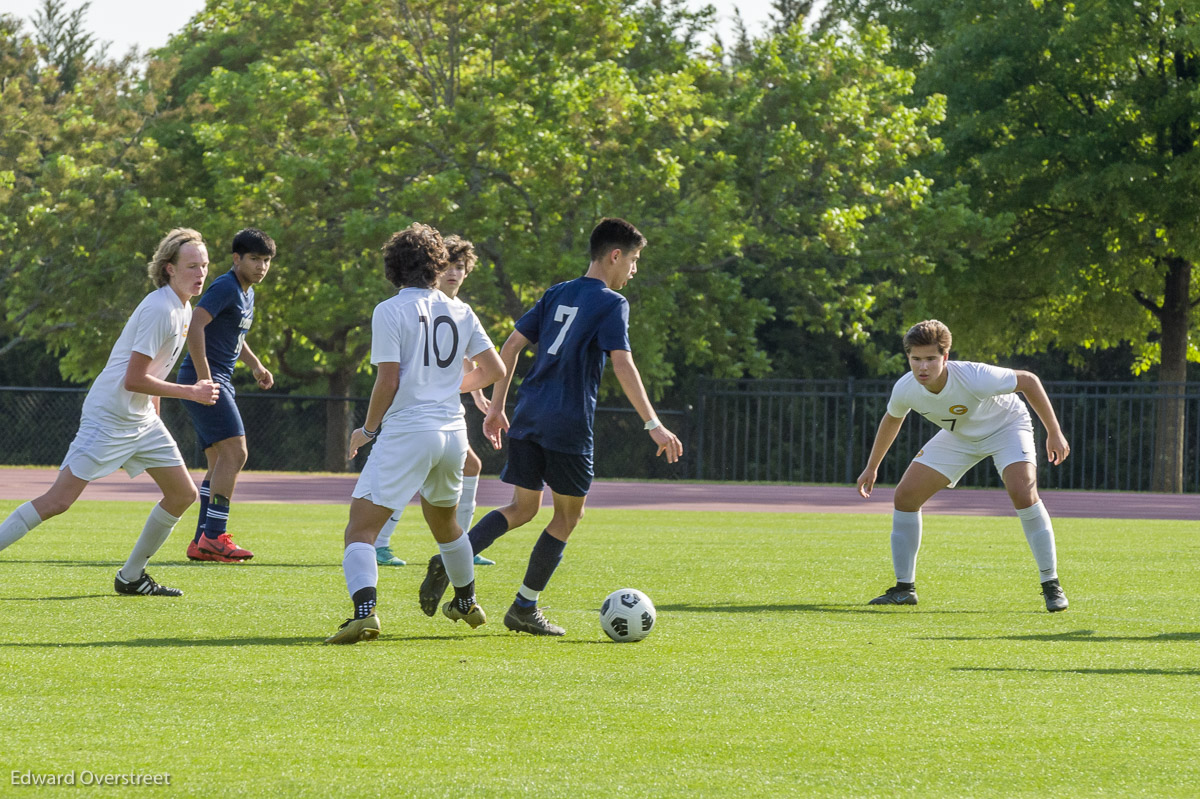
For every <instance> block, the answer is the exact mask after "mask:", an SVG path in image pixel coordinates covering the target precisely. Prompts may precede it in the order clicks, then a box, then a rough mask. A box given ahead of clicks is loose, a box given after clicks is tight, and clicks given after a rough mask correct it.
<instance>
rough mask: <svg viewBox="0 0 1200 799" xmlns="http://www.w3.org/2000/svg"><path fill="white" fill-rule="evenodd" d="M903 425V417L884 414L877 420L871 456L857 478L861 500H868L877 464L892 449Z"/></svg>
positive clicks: (877, 473) (876, 476) (877, 471)
mask: <svg viewBox="0 0 1200 799" xmlns="http://www.w3.org/2000/svg"><path fill="white" fill-rule="evenodd" d="M903 424H904V417H903V416H901V417H899V418H897V417H895V416H892V415H891V414H890V413H886V412H885V413H884V414H883V418H882V419H880V420H879V429H878V430H876V431H875V443H874V444H872V445H871V454H870V455H869V456H867V467H866V468H865V469H863V470H862V474H860V475H859V476H858V493H859V495H860V496H861V497H862V498H863V499H868V498H870V496H871V492H872V491H873V490H874V489H875V480H876V479H878V477H879V464H881V463H883V456H884V455H887V452H888V450H889V449H891V448H892V443H893V442H894V441H895V440H896V436H898V435H899V434H900V427H901V426H902V425H903Z"/></svg>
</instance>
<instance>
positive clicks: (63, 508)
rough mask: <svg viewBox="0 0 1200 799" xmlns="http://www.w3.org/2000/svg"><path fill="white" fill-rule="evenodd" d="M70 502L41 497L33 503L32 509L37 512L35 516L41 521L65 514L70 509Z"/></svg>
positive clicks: (57, 498) (59, 498)
mask: <svg viewBox="0 0 1200 799" xmlns="http://www.w3.org/2000/svg"><path fill="white" fill-rule="evenodd" d="M71 504H72V503H71V501H70V500H65V499H62V498H61V497H55V496H52V495H49V494H47V495H43V496H40V497H38V498H37V499H35V500H34V501H33V509H34V510H36V511H37V515H38V516H39V517H41V520H42V521H46V520H47V519H50V518H53V517H54V516H60V515H62V514H64V513H66V512H67V509H69V508H70V507H71Z"/></svg>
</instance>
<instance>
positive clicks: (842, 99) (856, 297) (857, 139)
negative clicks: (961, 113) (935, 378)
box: [722, 24, 956, 376]
mask: <svg viewBox="0 0 1200 799" xmlns="http://www.w3.org/2000/svg"><path fill="white" fill-rule="evenodd" d="M887 51H888V41H887V37H886V36H885V34H884V31H883V30H882V29H881V28H879V27H877V26H874V27H872V26H867V27H866V28H865V29H864V30H863V32H862V33H861V34H855V35H847V34H829V35H826V36H823V37H821V38H818V39H813V38H811V37H809V36H808V35H806V34H805V33H804V32H803V31H802V30H801V28H800V26H799V25H798V24H796V25H793V26H792V27H790V28H788V29H786V30H783V31H780V32H778V33H776V34H774V35H772V36H769V37H766V38H763V39H761V40H759V41H757V42H756V43H755V45H754V48H753V53H752V57H751V58H750V59H749V60H748V61H746V62H745V63H743V64H741V65H740V67H739V69H738V70H737V71H736V73H735V75H734V77H733V90H732V92H731V97H730V101H729V103H728V105H727V108H726V110H725V115H726V118H727V119H729V120H730V124H729V127H728V128H727V130H726V131H725V133H724V136H723V139H722V144H723V145H724V146H725V148H726V150H727V151H728V153H729V154H730V156H731V157H732V158H733V159H735V161H736V168H735V173H736V185H737V190H738V193H739V198H740V202H739V204H740V205H741V207H742V208H743V209H744V210H743V214H744V218H745V223H746V234H745V246H744V253H745V259H746V263H745V264H744V266H745V267H746V268H747V281H748V283H749V284H750V285H751V286H752V292H753V293H755V294H756V295H758V296H762V297H764V298H769V300H770V302H771V304H772V305H773V306H774V307H775V309H776V313H777V315H778V319H777V321H776V322H775V323H774V324H773V325H771V326H770V327H769V329H768V330H766V331H764V333H763V334H764V335H765V336H768V337H772V336H776V337H780V338H779V339H778V340H777V341H776V342H775V343H776V344H778V346H775V347H771V348H770V349H771V352H772V354H773V355H774V356H775V360H776V364H777V365H778V366H785V369H784V371H785V373H786V374H788V375H789V376H823V375H827V374H830V373H831V371H833V370H835V369H839V367H838V365H837V362H838V361H839V360H852V361H853V360H861V361H862V362H863V363H864V365H866V367H867V369H868V370H869V371H876V370H880V369H883V368H885V366H884V364H885V363H886V362H887V360H888V359H889V358H894V357H895V356H894V350H895V348H894V346H892V344H891V342H892V341H894V335H895V332H894V331H895V328H896V327H897V326H898V324H899V315H898V312H899V310H900V309H901V307H902V303H903V300H904V298H905V295H906V291H907V286H908V284H909V283H910V281H911V279H912V278H913V277H914V276H916V275H920V274H924V273H927V272H929V271H931V270H932V268H933V266H934V263H935V260H934V258H933V254H934V253H936V252H937V251H938V248H939V246H941V243H942V242H944V241H945V240H946V239H947V238H948V237H950V236H953V235H954V231H955V229H956V227H955V226H954V225H950V224H942V225H940V226H939V224H937V222H938V221H941V222H943V223H944V222H945V220H946V219H947V218H948V217H947V214H946V213H945V211H946V210H947V208H950V207H953V205H954V203H953V202H952V201H953V200H954V198H953V197H952V196H951V195H946V196H945V197H943V198H942V201H943V202H944V203H945V205H946V206H947V207H946V208H941V209H936V211H937V212H936V214H935V213H934V209H931V208H929V207H927V202H928V199H929V195H930V190H931V186H932V181H931V179H930V178H928V177H926V176H925V175H923V174H921V172H919V171H917V170H916V169H915V168H914V167H913V166H912V163H913V161H914V159H917V158H920V157H922V156H928V155H930V154H932V153H934V152H936V150H937V148H938V142H937V141H936V140H935V139H934V138H933V137H932V136H931V134H930V132H929V131H930V128H931V127H932V126H933V125H935V124H937V123H938V122H940V121H941V120H942V118H943V116H944V112H945V104H944V101H943V99H942V98H941V97H939V96H937V95H932V96H929V97H927V98H926V99H924V100H923V101H921V102H919V103H912V104H910V103H909V102H908V101H909V99H910V95H911V89H912V82H913V75H912V73H911V72H908V71H907V70H903V69H898V68H896V67H892V66H889V65H888V64H887V62H886V60H885V59H886V56H887ZM750 265H753V266H752V268H750ZM781 323H782V324H781ZM880 330H882V331H887V332H888V333H890V334H891V335H889V336H888V337H887V338H884V339H883V341H884V342H885V343H884V344H883V346H881V347H880V346H877V345H876V344H875V339H874V338H873V337H872V333H873V332H875V331H880ZM797 334H801V335H797ZM789 342H790V343H791V344H792V345H793V346H791V347H789V346H788V343H789ZM789 350H795V351H794V352H789Z"/></svg>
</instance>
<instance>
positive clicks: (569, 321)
mask: <svg viewBox="0 0 1200 799" xmlns="http://www.w3.org/2000/svg"><path fill="white" fill-rule="evenodd" d="M645 246H646V239H645V237H644V236H642V234H641V233H640V232H639V231H638V229H637V228H635V227H634V226H633V225H631V224H629V223H628V222H626V221H625V220H623V219H603V220H601V222H600V224H599V225H597V226H596V228H595V230H593V231H592V236H591V242H590V253H589V254H590V257H591V263H590V264H589V265H588V270H587V273H586V274H585V275H584V276H583V277H579V278H576V279H575V280H570V281H567V282H566V283H559V284H558V285H556V286H552V287H551V288H550V289H549V290H547V291H546V293H545V294H543V295H542V297H541V299H539V300H538V301H537V304H536V305H534V307H533V308H532V309H531V310H530V311H529V312H528V313H526V314H525V315H524V316H522V317H521V318H520V319H519V320H518V321H517V324H516V330H515V331H514V332H513V333H512V335H510V336H509V337H508V340H507V341H505V342H504V346H503V347H502V348H501V350H500V358H501V360H502V361H504V364H505V367H506V370H507V371H506V375H505V377H502V378H500V380H498V381H497V382H496V387H495V389H494V390H493V391H492V404H491V408H490V409H489V410H488V413H487V416H486V417H485V419H484V422H483V431H484V433H485V434H486V435H487V437H488V440H489V441H491V442H492V446H493V447H495V448H496V449H500V447H501V445H502V441H501V434H502V432H504V431H508V439H509V440H508V462H507V463H506V464H505V466H504V470H503V471H502V472H501V473H500V479H501V480H503V481H504V482H506V483H510V484H512V485H513V486H514V494H513V500H512V502H510V503H509V504H508V505H505V506H504V507H502V508H499V509H498V510H494V511H492V512H491V513H489V514H487V515H486V516H484V517H483V518H482V519H480V520H479V523H478V524H476V525H475V526H474V527H472V528H471V531H470V533H468V536H469V537H470V540H471V547H472V549H473V550H474V552H475V553H476V554H478V553H480V552H482V551H483V550H485V549H487V547H488V546H490V545H491V543H492V542H493V541H495V540H496V539H497V538H499V537H500V536H502V535H504V534H505V533H506V532H508V531H509V530H514V529H516V528H518V527H520V526H521V525H523V524H526V523H527V522H529V521H530V520H532V519H533V517H534V516H536V515H537V512H538V509H539V508H540V507H541V504H542V491H543V487H544V486H546V485H549V486H550V492H551V494H552V496H553V498H554V516H553V517H552V518H551V519H550V523H549V524H548V525H547V526H546V530H545V532H543V533H542V535H541V536H540V537H539V538H538V540H537V543H535V544H534V547H533V552H532V553H531V554H530V556H529V566H528V568H527V570H526V572H525V579H524V582H523V583H522V585H521V588H520V590H519V591H518V592H517V597H516V600H515V601H514V602H513V604H512V606H511V607H510V608H509V609H508V612H507V613H506V614H505V615H504V626H506V627H508V629H510V630H516V631H518V632H527V633H532V634H534V635H562V634H563V633H564V632H565V631H564V630H563V628H562V627H559V626H558V625H556V624H552V623H550V622H549V621H547V619H546V617H545V616H543V615H542V612H541V610H540V609H539V608H538V606H537V601H538V595H539V594H540V592H541V591H543V590H545V588H546V585H547V584H548V583H549V581H550V577H551V575H552V574H553V573H554V569H555V567H557V566H558V562H559V561H560V560H562V553H563V549H564V547H565V546H566V543H567V539H568V537H570V535H571V531H572V530H574V529H575V526H576V525H577V524H579V520H580V518H581V517H582V516H583V505H584V502H585V500H586V499H587V493H588V489H589V488H590V487H591V484H592V476H593V475H592V438H593V436H592V420H593V418H594V417H595V414H596V397H597V394H598V392H599V389H600V378H601V376H602V375H603V374H604V364H605V361H606V360H607V357H611V358H612V362H613V371H614V372H615V373H616V375H617V380H618V381H619V382H620V384H621V388H622V389H623V390H624V391H625V395H626V396H627V397H628V398H629V401H630V402H631V403H632V404H633V407H634V408H635V409H636V410H637V412H638V415H639V416H640V417H641V418H642V421H643V422H645V429H646V430H647V432H649V434H650V437H651V438H652V439H653V440H654V443H655V444H656V445H657V446H658V453H657V454H659V455H661V454H663V453H666V457H667V461H668V462H670V463H675V462H676V461H677V460H679V458H680V456H681V455H682V454H683V445H682V444H681V443H680V441H679V439H678V438H677V437H676V436H675V434H674V433H672V432H671V431H670V430H668V429H667V428H666V427H664V426H663V425H662V423H661V422H659V420H658V418H657V417H656V416H655V414H654V407H653V406H652V405H651V404H650V399H649V397H648V396H647V395H646V389H645V387H644V386H643V385H642V378H641V375H640V374H639V373H638V369H637V366H636V365H634V362H633V355H632V354H631V353H630V349H629V303H628V302H627V301H626V300H625V298H624V297H622V296H621V295H620V294H618V293H617V289H621V288H623V287H624V286H625V284H626V283H628V282H629V279H630V278H631V277H633V275H635V274H636V273H637V262H638V258H639V257H640V255H641V252H642V248H643V247H645ZM531 344H536V345H537V354H536V355H535V356H534V360H533V367H532V368H531V369H530V371H529V374H528V375H527V376H526V377H525V380H524V381H523V382H522V383H521V387H520V389H519V390H518V392H517V406H516V410H515V411H514V412H513V419H512V424H511V425H510V424H509V421H508V417H507V416H506V415H505V402H506V396H507V394H508V387H509V384H510V383H511V382H512V376H513V373H514V369H515V367H516V363H517V356H519V355H520V353H521V350H523V349H524V348H525V347H526V346H528V345H531ZM448 583H449V580H448V579H447V577H446V572H445V568H444V566H443V565H442V561H441V558H440V557H438V556H436V555H435V556H434V557H433V558H431V559H430V561H429V567H428V569H427V571H426V574H425V580H424V582H422V583H421V591H420V599H421V609H422V610H423V611H424V612H425V614H426V615H427V616H432V615H433V614H434V612H436V609H437V605H438V602H439V601H440V600H441V597H442V594H443V593H444V592H445V590H446V587H447V585H448Z"/></svg>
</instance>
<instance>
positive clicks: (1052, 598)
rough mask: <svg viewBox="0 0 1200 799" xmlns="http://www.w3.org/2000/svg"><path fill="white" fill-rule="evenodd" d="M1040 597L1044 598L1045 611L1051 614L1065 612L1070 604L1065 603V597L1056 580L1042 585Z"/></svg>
mask: <svg viewBox="0 0 1200 799" xmlns="http://www.w3.org/2000/svg"><path fill="white" fill-rule="evenodd" d="M1042 596H1044V597H1046V610H1048V611H1050V612H1051V613H1057V612H1058V611H1060V610H1066V609H1067V606H1068V605H1070V604H1071V603H1070V602H1068V601H1067V595H1066V594H1064V593H1063V590H1062V586H1061V585H1059V584H1058V579H1057V578H1055V579H1053V580H1047V581H1046V582H1044V583H1042Z"/></svg>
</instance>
